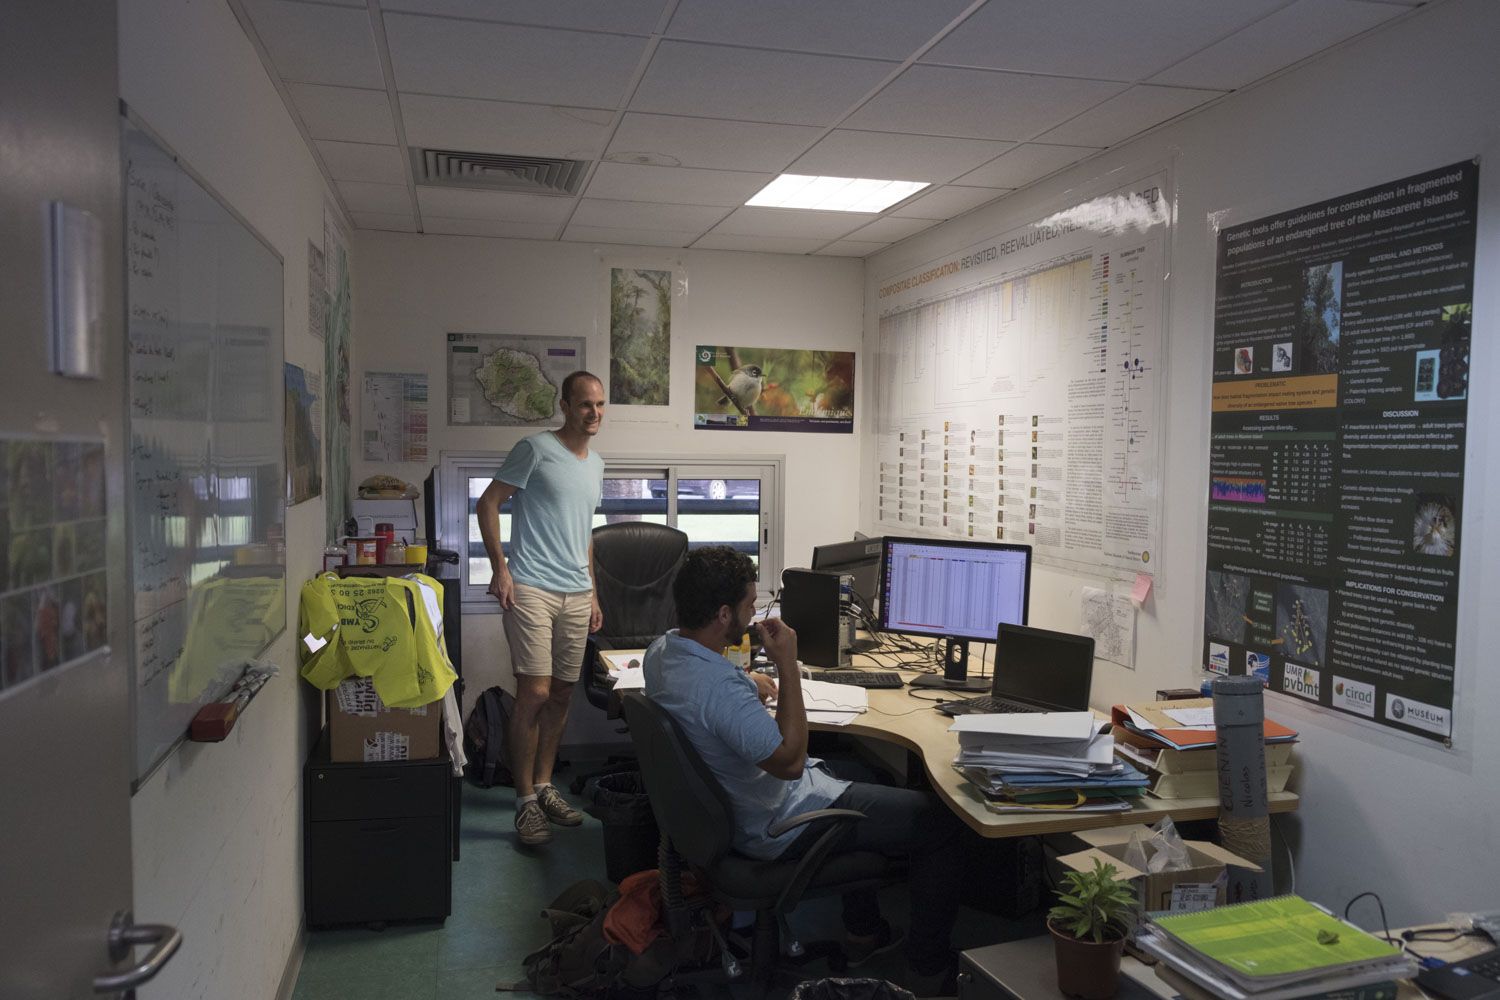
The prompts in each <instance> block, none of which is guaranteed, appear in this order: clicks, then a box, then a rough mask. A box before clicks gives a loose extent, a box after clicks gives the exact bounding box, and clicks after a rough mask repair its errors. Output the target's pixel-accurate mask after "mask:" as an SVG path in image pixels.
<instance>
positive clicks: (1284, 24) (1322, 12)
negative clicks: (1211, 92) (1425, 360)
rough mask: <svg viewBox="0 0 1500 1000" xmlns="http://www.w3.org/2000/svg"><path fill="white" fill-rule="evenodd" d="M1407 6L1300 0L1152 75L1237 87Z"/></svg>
mask: <svg viewBox="0 0 1500 1000" xmlns="http://www.w3.org/2000/svg"><path fill="white" fill-rule="evenodd" d="M1405 9H1406V8H1404V7H1398V6H1394V5H1392V4H1378V3H1355V2H1353V0H1299V2H1298V3H1294V4H1292V5H1291V6H1290V7H1285V8H1283V9H1281V10H1278V11H1277V12H1276V13H1274V14H1272V15H1271V16H1270V17H1267V18H1265V19H1264V20H1261V21H1257V22H1256V23H1255V24H1252V25H1250V27H1248V28H1245V29H1244V30H1242V31H1238V32H1236V33H1235V34H1233V35H1230V36H1229V37H1228V38H1226V39H1224V40H1223V41H1222V42H1219V43H1218V44H1217V45H1211V46H1209V47H1208V48H1206V49H1204V50H1203V51H1202V52H1199V53H1197V54H1196V55H1193V56H1190V57H1189V58H1187V59H1184V60H1183V61H1182V62H1180V63H1178V64H1177V65H1175V66H1173V67H1171V68H1170V69H1167V70H1166V71H1165V72H1162V73H1158V74H1157V75H1156V76H1153V77H1152V78H1151V82H1152V83H1167V84H1176V85H1180V86H1185V87H1218V88H1220V89H1223V90H1233V89H1235V88H1238V87H1243V86H1245V85H1246V84H1248V83H1250V82H1252V81H1254V80H1258V79H1260V78H1261V77H1263V76H1267V75H1269V74H1271V73H1274V72H1276V71H1277V70H1279V69H1281V68H1282V67H1284V66H1289V65H1291V64H1292V63H1294V62H1298V61H1299V60H1302V59H1305V58H1307V57H1308V56H1310V55H1312V54H1313V53H1315V52H1320V51H1322V50H1323V49H1325V48H1327V47H1328V46H1330V45H1333V44H1335V43H1337V42H1341V41H1343V40H1344V39H1345V38H1349V37H1350V36H1352V35H1357V34H1359V33H1360V32H1361V31H1365V30H1366V29H1368V28H1372V27H1374V26H1375V25H1377V24H1379V23H1380V22H1382V21H1385V20H1387V19H1388V18H1392V17H1395V16H1396V15H1397V14H1400V13H1402V12H1403V11H1404V10H1405Z"/></svg>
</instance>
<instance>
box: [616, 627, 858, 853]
mask: <svg viewBox="0 0 1500 1000" xmlns="http://www.w3.org/2000/svg"><path fill="white" fill-rule="evenodd" d="M642 666H643V667H644V669H645V673H646V696H647V697H649V698H650V699H651V700H652V701H654V702H656V703H657V704H658V705H660V706H661V707H662V708H664V709H666V710H667V711H668V712H669V713H670V714H671V716H672V718H673V719H675V720H677V724H678V725H679V726H681V727H682V731H683V733H684V734H685V735H686V736H687V738H688V742H689V743H691V744H692V745H693V749H694V750H696V751H698V756H700V757H702V758H703V762H704V763H705V764H707V765H708V769H709V770H710V771H712V772H713V774H714V777H716V778H718V779H719V784H721V785H723V786H724V791H725V792H726V793H727V794H728V796H729V801H730V806H731V808H732V809H733V810H734V826H735V830H734V838H733V841H732V842H733V845H734V849H735V850H736V851H739V852H740V853H741V854H744V855H747V856H749V857H752V858H764V859H768V860H769V859H773V858H778V857H780V856H781V853H782V852H783V851H785V850H786V849H787V847H788V846H790V845H791V843H792V841H794V840H796V839H797V837H798V836H799V835H800V834H801V833H802V832H803V831H804V830H805V829H806V827H797V828H796V829H793V830H788V831H787V832H786V833H783V834H782V835H781V836H779V837H772V836H771V835H770V834H768V833H767V832H766V831H767V829H768V828H769V827H771V826H772V825H773V824H775V823H776V822H777V821H779V820H783V819H787V818H789V817H792V816H796V815H797V814H798V813H805V812H808V811H809V810H812V809H826V808H827V807H828V806H830V805H832V804H833V801H834V800H835V799H837V798H838V797H839V796H840V795H842V794H843V792H844V789H845V788H848V787H849V783H848V782H847V781H840V780H839V779H838V778H835V777H834V776H833V775H831V774H829V773H828V772H827V771H825V770H824V769H823V766H822V765H823V762H822V761H821V760H818V759H817V758H815V757H809V758H808V759H807V766H806V767H804V768H803V769H802V777H800V778H798V779H797V780H795V781H787V780H785V779H783V778H778V777H776V776H775V775H773V774H767V773H766V772H765V771H762V770H761V769H760V767H759V766H758V765H759V762H760V761H763V760H765V759H766V758H767V757H769V756H771V754H773V753H775V752H776V748H777V747H779V746H781V730H780V729H778V728H777V726H776V720H774V719H772V718H771V716H770V714H769V713H768V712H767V711H766V707H765V706H764V705H762V704H761V703H760V696H759V695H758V694H757V693H756V691H755V682H754V681H753V680H751V679H750V676H749V675H748V674H746V673H745V672H744V671H743V670H740V669H739V668H737V667H736V666H735V665H734V664H732V663H730V662H729V661H728V660H726V659H724V657H723V656H721V655H719V654H718V653H714V652H711V651H710V650H707V649H705V648H704V647H703V646H701V645H699V644H698V643H696V642H694V641H693V640H691V639H684V638H683V637H682V636H680V635H678V634H677V630H676V629H673V630H672V631H670V632H668V633H667V634H666V635H664V636H662V637H661V638H660V639H657V640H656V641H655V642H653V643H652V644H651V648H650V649H648V650H646V657H645V661H644V663H643V664H642Z"/></svg>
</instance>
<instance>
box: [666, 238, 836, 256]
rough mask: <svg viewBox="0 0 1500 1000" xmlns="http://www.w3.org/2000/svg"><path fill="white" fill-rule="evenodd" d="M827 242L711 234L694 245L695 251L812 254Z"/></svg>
mask: <svg viewBox="0 0 1500 1000" xmlns="http://www.w3.org/2000/svg"><path fill="white" fill-rule="evenodd" d="M827 242H828V241H827V240H819V239H811V240H809V239H798V238H796V237H793V236H735V235H731V234H728V233H709V234H708V235H707V236H705V237H703V238H702V239H701V240H699V241H698V242H696V243H694V244H693V249H694V250H746V251H750V252H752V253H812V252H813V251H814V250H816V249H818V248H819V247H821V246H822V245H823V244H824V243H827Z"/></svg>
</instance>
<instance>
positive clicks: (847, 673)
mask: <svg viewBox="0 0 1500 1000" xmlns="http://www.w3.org/2000/svg"><path fill="white" fill-rule="evenodd" d="M808 676H809V679H810V680H815V681H828V682H829V683H831V684H853V685H854V686H855V687H862V688H898V687H901V686H902V685H903V684H904V683H905V682H904V681H902V680H901V675H900V674H898V673H896V672H895V671H894V670H814V671H812V673H811V674H809V675H808Z"/></svg>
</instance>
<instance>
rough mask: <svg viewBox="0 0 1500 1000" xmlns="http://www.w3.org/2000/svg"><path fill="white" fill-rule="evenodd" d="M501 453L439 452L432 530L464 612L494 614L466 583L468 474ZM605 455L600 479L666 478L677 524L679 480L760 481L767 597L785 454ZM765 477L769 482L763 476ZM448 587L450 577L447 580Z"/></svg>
mask: <svg viewBox="0 0 1500 1000" xmlns="http://www.w3.org/2000/svg"><path fill="white" fill-rule="evenodd" d="M507 454H508V452H504V451H443V452H440V453H439V455H438V470H437V471H438V475H437V477H436V479H435V483H436V488H437V497H436V498H435V503H434V504H433V510H434V512H435V515H436V517H437V520H438V524H437V528H438V531H437V533H436V535H437V538H438V540H439V541H438V544H439V545H440V546H441V547H443V548H450V549H451V548H454V547H455V544H454V542H455V541H457V546H456V547H457V548H458V549H459V565H458V574H459V578H458V581H457V582H458V585H459V587H461V588H462V605H463V611H464V614H498V613H499V612H500V604H499V602H498V601H496V600H495V599H494V598H492V597H490V596H489V594H488V592H487V591H486V590H484V589H483V588H480V587H477V586H473V585H471V584H470V583H469V582H468V576H469V574H468V565H467V548H468V518H469V507H468V501H469V493H468V481H469V479H470V477H471V476H472V477H475V478H478V477H485V478H490V477H493V476H494V474H495V473H496V472H497V471H499V469H500V466H501V465H502V464H503V463H504V462H505V456H506V455H507ZM603 457H604V475H605V478H663V477H664V478H665V479H666V480H667V495H666V501H667V523H668V524H669V525H673V526H675V525H676V524H677V515H678V512H677V499H678V497H677V493H678V482H679V481H680V480H684V479H686V480H693V479H759V480H760V482H761V490H760V527H759V531H760V566H759V570H760V572H759V582H758V583H757V584H756V590H757V594H758V596H759V597H760V598H761V599H764V598H767V597H769V596H770V595H771V594H772V593H773V592H774V591H775V589H776V587H777V585H778V584H779V581H780V580H781V570H782V566H783V562H784V560H783V540H784V539H785V537H786V534H785V523H786V518H785V513H786V456H785V455H735V456H731V457H726V456H723V455H671V456H667V455H661V454H641V453H633V454H620V455H607V456H603ZM768 478H769V480H770V481H769V482H767V479H768ZM448 583H449V584H450V585H451V584H452V583H453V581H451V580H450V581H448Z"/></svg>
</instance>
